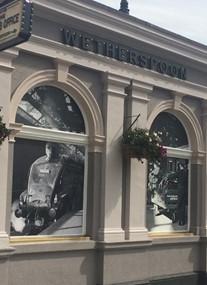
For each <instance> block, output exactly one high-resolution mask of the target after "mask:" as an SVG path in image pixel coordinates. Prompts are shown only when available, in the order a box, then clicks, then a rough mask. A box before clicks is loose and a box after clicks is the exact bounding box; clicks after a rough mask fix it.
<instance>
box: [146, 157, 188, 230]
mask: <svg viewBox="0 0 207 285" xmlns="http://www.w3.org/2000/svg"><path fill="white" fill-rule="evenodd" d="M147 228H148V230H149V231H158V232H170V231H183V230H187V229H188V160H187V159H181V158H171V157H168V158H167V160H166V161H164V162H162V163H160V164H152V163H151V164H149V165H148V187H147Z"/></svg>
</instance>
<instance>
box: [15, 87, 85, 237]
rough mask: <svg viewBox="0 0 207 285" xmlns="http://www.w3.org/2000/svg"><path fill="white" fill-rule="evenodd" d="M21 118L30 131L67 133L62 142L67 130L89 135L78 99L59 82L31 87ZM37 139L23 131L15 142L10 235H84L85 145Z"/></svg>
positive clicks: (18, 112) (19, 121)
mask: <svg viewBox="0 0 207 285" xmlns="http://www.w3.org/2000/svg"><path fill="white" fill-rule="evenodd" d="M16 122H17V123H21V124H23V125H25V126H28V127H29V128H30V127H32V128H33V129H32V131H30V133H32V132H33V130H37V129H38V128H42V129H45V131H46V132H48V130H50V132H49V133H51V130H52V133H53V135H55V136H56V138H59V137H60V138H61V135H63V137H64V139H62V140H65V134H64V133H65V132H67V136H68V137H69V136H70V134H71V133H76V136H77V135H78V134H80V135H81V134H85V124H84V120H83V117H82V114H81V111H80V109H79V107H78V106H77V104H76V102H75V101H74V100H73V98H72V97H71V96H70V95H69V94H67V93H66V92H65V91H63V90H61V89H59V88H56V87H54V86H38V87H35V88H33V89H31V90H29V91H28V92H27V93H26V94H25V95H24V97H23V98H22V100H21V102H20V104H19V107H18V111H17V114H16ZM59 131H61V133H60V132H59ZM57 132H58V133H57ZM33 137H34V139H32V138H31V136H30V139H27V138H25V137H24V138H21V135H20V138H17V139H16V142H15V144H14V167H13V190H12V213H11V235H39V234H46V235H48V234H57V232H58V233H59V234H63V233H64V234H71V233H72V234H74V232H77V230H76V229H77V228H80V230H79V233H81V228H82V226H83V225H82V211H83V189H84V168H85V167H84V165H85V147H84V146H82V145H81V146H80V145H76V144H74V143H57V142H54V141H53V140H51V141H49V142H47V141H42V138H41V140H39V139H38V137H37V138H36V137H35V136H33ZM75 216H76V219H74V217H75ZM54 224H55V226H54ZM51 228H53V231H49V229H51ZM60 229H61V230H60Z"/></svg>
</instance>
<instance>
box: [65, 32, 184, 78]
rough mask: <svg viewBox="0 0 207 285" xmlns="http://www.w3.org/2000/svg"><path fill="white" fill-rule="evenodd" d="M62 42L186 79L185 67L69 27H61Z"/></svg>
mask: <svg viewBox="0 0 207 285" xmlns="http://www.w3.org/2000/svg"><path fill="white" fill-rule="evenodd" d="M62 36H63V43H64V44H66V45H68V46H73V47H77V48H80V49H82V50H85V51H90V52H93V53H96V54H100V55H103V56H106V57H109V58H112V59H116V60H119V61H123V62H126V63H129V64H132V65H136V66H139V67H142V68H146V69H150V70H153V71H156V72H159V73H161V74H166V75H169V76H171V77H176V78H179V79H182V80H187V72H186V68H185V67H183V66H179V65H178V64H175V63H172V62H168V61H167V60H165V59H162V58H158V57H155V56H152V55H148V54H145V53H144V52H142V51H138V50H135V49H131V48H128V47H124V46H122V45H119V44H117V43H114V42H111V41H107V40H105V39H101V38H98V37H96V36H92V35H88V34H84V33H82V32H77V31H74V30H69V29H62Z"/></svg>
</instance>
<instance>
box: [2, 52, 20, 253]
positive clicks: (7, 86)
mask: <svg viewBox="0 0 207 285" xmlns="http://www.w3.org/2000/svg"><path fill="white" fill-rule="evenodd" d="M16 56H18V51H17V50H16V49H9V50H7V51H4V52H1V53H0V85H1V90H0V106H1V107H2V112H1V114H2V115H3V121H4V122H5V123H6V125H7V127H8V124H9V111H10V110H9V106H10V98H11V77H12V71H13V67H12V60H13V59H14V58H15V57H16ZM8 149H9V144H8V140H5V142H4V143H3V145H2V146H1V149H0V190H1V200H0V217H1V219H0V248H2V249H3V248H7V247H8V246H9V233H8V231H7V230H6V229H7V220H8V217H7V216H6V215H7V208H8V204H7V202H8V200H7V193H8V186H9V181H10V180H11V179H12V178H11V177H9V175H8V171H9V167H8V165H9V164H8V161H9V159H8Z"/></svg>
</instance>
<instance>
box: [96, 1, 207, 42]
mask: <svg viewBox="0 0 207 285" xmlns="http://www.w3.org/2000/svg"><path fill="white" fill-rule="evenodd" d="M94 1H96V2H99V3H101V4H104V5H106V6H109V7H112V8H114V9H117V10H119V8H120V2H121V0H94ZM128 3H129V9H130V15H132V16H135V17H136V18H139V19H141V20H144V21H147V22H149V23H151V24H153V25H157V26H159V27H162V28H164V29H167V30H169V31H172V32H174V33H176V34H179V35H181V36H184V37H187V38H189V39H191V40H194V41H196V42H199V43H202V44H204V45H207V1H206V0H174V1H172V0H171V1H170V0H128Z"/></svg>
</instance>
